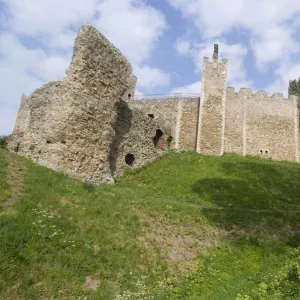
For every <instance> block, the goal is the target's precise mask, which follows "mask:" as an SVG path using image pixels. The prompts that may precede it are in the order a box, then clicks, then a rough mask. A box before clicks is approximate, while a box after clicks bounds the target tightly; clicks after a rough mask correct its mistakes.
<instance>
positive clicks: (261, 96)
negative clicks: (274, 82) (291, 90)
mask: <svg viewBox="0 0 300 300" xmlns="http://www.w3.org/2000/svg"><path fill="white" fill-rule="evenodd" d="M227 95H228V96H229V99H230V97H232V96H233V95H235V97H238V98H239V99H241V100H242V99H244V98H245V97H247V98H248V99H253V100H261V101H278V102H279V101H283V100H284V101H289V102H294V101H295V100H297V98H298V97H297V96H289V97H288V98H285V97H284V95H283V94H282V93H274V94H272V95H271V96H269V95H268V93H267V92H266V91H263V90H258V91H256V92H253V91H252V89H249V88H240V90H239V91H238V92H236V91H235V88H233V87H227Z"/></svg>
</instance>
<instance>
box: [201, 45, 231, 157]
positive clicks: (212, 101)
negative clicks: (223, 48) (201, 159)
mask: <svg viewBox="0 0 300 300" xmlns="http://www.w3.org/2000/svg"><path fill="white" fill-rule="evenodd" d="M226 82H227V59H222V62H219V60H218V45H214V54H213V59H212V62H210V61H209V58H208V57H204V58H203V70H202V85H201V102H200V112H199V121H198V136H197V152H199V153H202V154H206V155H222V154H223V153H224V129H225V104H226Z"/></svg>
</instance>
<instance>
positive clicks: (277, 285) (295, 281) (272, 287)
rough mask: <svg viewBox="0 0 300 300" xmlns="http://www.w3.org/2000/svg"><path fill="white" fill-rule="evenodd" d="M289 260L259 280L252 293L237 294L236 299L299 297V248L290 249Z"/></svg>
mask: <svg viewBox="0 0 300 300" xmlns="http://www.w3.org/2000/svg"><path fill="white" fill-rule="evenodd" d="M290 252H291V253H290V256H291V260H290V261H288V262H287V263H285V264H284V266H283V267H282V268H281V269H279V270H278V271H277V272H276V273H275V274H271V275H269V276H268V277H269V278H268V279H267V280H266V281H264V282H261V283H259V284H258V285H257V287H256V288H255V289H254V290H253V291H252V295H240V294H239V295H238V296H237V298H236V300H277V299H278V300H280V299H299V298H300V248H298V249H294V250H292V251H290Z"/></svg>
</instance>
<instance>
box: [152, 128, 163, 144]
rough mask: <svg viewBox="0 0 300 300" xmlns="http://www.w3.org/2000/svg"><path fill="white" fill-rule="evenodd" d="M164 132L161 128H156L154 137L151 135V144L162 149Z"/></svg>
mask: <svg viewBox="0 0 300 300" xmlns="http://www.w3.org/2000/svg"><path fill="white" fill-rule="evenodd" d="M163 135H164V133H163V132H162V130H161V129H156V134H155V137H153V144H154V146H155V147H156V148H159V149H163V148H164V139H163Z"/></svg>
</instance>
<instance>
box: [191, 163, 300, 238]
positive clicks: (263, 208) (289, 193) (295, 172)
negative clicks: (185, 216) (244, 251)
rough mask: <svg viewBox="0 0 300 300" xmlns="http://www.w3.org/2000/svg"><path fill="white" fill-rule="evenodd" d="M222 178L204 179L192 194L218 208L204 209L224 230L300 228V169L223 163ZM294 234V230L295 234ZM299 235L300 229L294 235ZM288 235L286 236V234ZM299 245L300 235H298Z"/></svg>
mask: <svg viewBox="0 0 300 300" xmlns="http://www.w3.org/2000/svg"><path fill="white" fill-rule="evenodd" d="M219 174H220V176H219V177H214V178H203V179H200V180H199V181H197V182H196V183H194V184H193V186H192V190H193V192H195V193H197V194H198V195H199V196H200V197H201V198H202V199H205V200H207V201H210V202H212V203H214V204H215V205H217V207H216V208H203V212H204V214H205V215H206V217H208V218H209V219H210V220H212V221H213V222H214V223H216V224H217V225H219V226H221V227H225V228H232V227H235V228H240V229H251V228H256V230H260V231H261V232H265V233H267V234H268V233H270V232H277V233H278V235H280V233H281V232H283V231H284V230H285V229H284V228H287V227H290V231H293V230H294V229H295V228H296V229H297V228H298V227H297V226H299V225H298V224H300V181H299V179H300V168H299V167H298V166H297V165H292V164H290V165H288V166H285V165H284V164H281V163H270V162H261V163H259V162H257V161H255V162H252V161H251V159H250V160H247V161H245V162H223V163H222V164H221V165H220V173H219ZM294 231H295V230H294ZM295 232H296V233H297V232H298V229H297V230H296V231H295ZM284 234H285V233H284ZM287 234H288V233H287ZM296 236H297V240H298V242H299V241H300V232H299V233H297V234H296Z"/></svg>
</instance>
